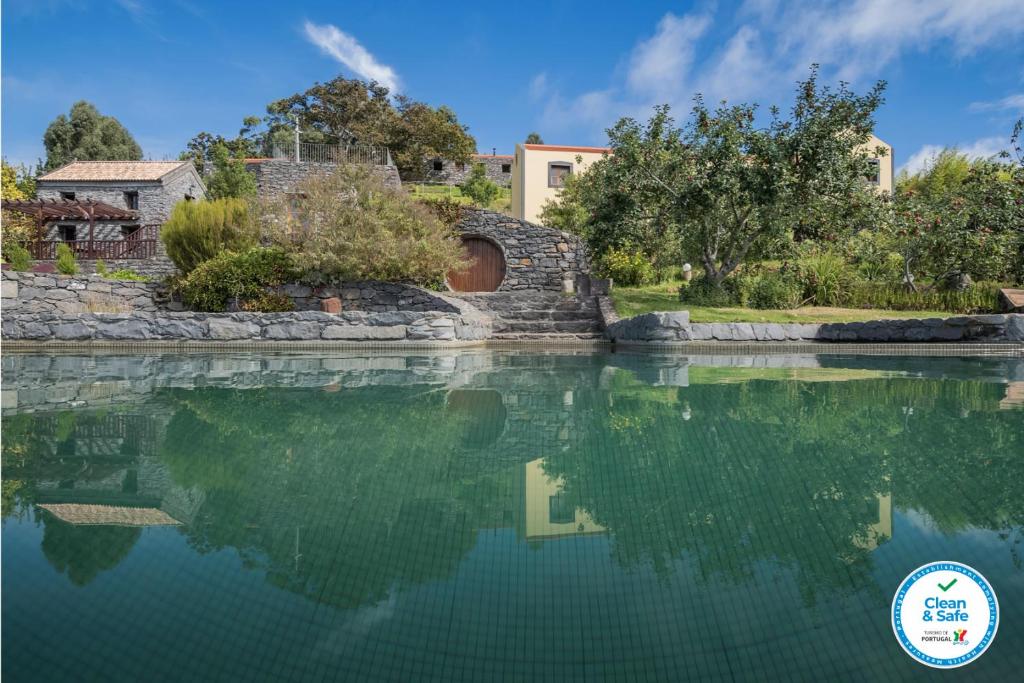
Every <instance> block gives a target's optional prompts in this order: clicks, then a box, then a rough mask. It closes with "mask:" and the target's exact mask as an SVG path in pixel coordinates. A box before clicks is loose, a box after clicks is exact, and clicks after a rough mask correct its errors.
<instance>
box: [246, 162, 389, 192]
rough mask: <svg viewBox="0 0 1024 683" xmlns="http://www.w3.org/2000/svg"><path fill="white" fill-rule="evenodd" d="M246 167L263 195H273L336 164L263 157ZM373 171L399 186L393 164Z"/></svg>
mask: <svg viewBox="0 0 1024 683" xmlns="http://www.w3.org/2000/svg"><path fill="white" fill-rule="evenodd" d="M247 168H248V169H249V170H250V171H252V172H253V173H254V174H255V175H256V185H257V187H258V188H259V193H260V195H261V196H264V197H273V196H275V195H278V194H281V193H282V192H292V191H294V190H295V186H296V185H298V184H299V183H300V182H302V181H303V180H305V179H306V178H307V177H308V176H310V175H330V174H331V173H334V171H335V170H336V169H337V164H328V163H320V162H315V161H300V162H296V161H293V160H289V159H264V160H262V161H260V162H259V163H252V164H249V165H248V166H247ZM371 168H372V169H373V172H374V173H379V174H380V175H381V177H382V178H383V179H384V184H385V185H387V186H388V187H394V188H400V187H401V186H402V180H401V179H400V178H399V177H398V169H397V168H396V167H394V166H372V167H371Z"/></svg>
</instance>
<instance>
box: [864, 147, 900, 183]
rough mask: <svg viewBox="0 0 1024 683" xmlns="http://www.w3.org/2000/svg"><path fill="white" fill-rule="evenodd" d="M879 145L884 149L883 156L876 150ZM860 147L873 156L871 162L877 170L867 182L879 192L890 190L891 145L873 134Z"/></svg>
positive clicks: (891, 168) (891, 176)
mask: <svg viewBox="0 0 1024 683" xmlns="http://www.w3.org/2000/svg"><path fill="white" fill-rule="evenodd" d="M879 147H881V148H882V149H884V150H885V155H884V156H878V155H877V153H876V150H877V149H878V148H879ZM861 149H863V150H864V151H866V152H867V153H868V154H870V155H871V156H872V157H873V162H874V164H875V166H876V167H877V171H876V173H875V175H874V177H869V178H868V182H869V183H871V184H873V185H874V186H875V188H876V189H877V190H878V191H879V192H890V193H891V192H892V181H893V176H894V174H893V160H892V145H890V144H889V143H888V142H886V141H885V140H882V139H880V138H878V137H875V136H874V135H872V136H871V139H869V140H868V141H867V142H866V143H864V144H863V145H862V146H861Z"/></svg>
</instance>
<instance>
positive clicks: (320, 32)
mask: <svg viewBox="0 0 1024 683" xmlns="http://www.w3.org/2000/svg"><path fill="white" fill-rule="evenodd" d="M304 29H305V31H306V38H308V39H309V41H310V42H311V43H313V44H314V45H316V46H317V47H319V48H320V49H321V50H323V51H324V53H325V54H328V55H330V56H331V57H333V58H334V59H336V60H338V61H339V62H341V63H342V64H344V65H345V66H347V67H348V68H349V69H350V70H351V71H352V72H353V73H354V74H355V75H357V76H359V77H361V78H365V79H368V80H372V81H377V82H378V83H380V84H381V85H383V86H385V87H386V88H387V89H388V90H390V91H391V92H392V93H395V92H398V91H399V89H400V87H401V82H400V80H399V78H398V74H397V73H395V70H394V69H392V68H391V67H390V66H388V65H386V64H381V63H380V62H379V61H377V58H376V57H374V56H373V55H372V54H370V52H369V50H367V49H366V48H365V47H363V46H362V44H361V43H360V42H359V41H358V40H356V39H355V38H353V37H352V36H350V35H349V34H347V33H345V32H344V31H342V30H341V29H339V28H338V27H337V26H334V25H332V24H323V25H320V24H314V23H313V22H311V21H307V22H306V23H305V26H304Z"/></svg>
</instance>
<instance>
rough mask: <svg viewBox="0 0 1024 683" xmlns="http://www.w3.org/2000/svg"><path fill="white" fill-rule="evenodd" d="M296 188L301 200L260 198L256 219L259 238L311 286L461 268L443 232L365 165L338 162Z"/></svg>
mask: <svg viewBox="0 0 1024 683" xmlns="http://www.w3.org/2000/svg"><path fill="white" fill-rule="evenodd" d="M296 189H297V191H298V192H299V193H301V199H298V200H296V201H294V202H292V203H290V202H289V201H288V199H287V198H284V197H271V198H265V199H263V200H262V201H261V202H260V203H259V204H257V209H256V217H257V221H258V225H259V227H260V230H261V231H262V233H263V235H264V236H265V238H266V239H268V240H269V241H270V243H271V244H274V245H275V246H278V247H280V248H281V249H283V250H284V251H285V252H287V253H289V254H291V255H292V256H293V258H294V260H295V263H300V264H302V266H303V268H305V269H306V270H307V276H306V277H307V279H309V280H311V281H314V282H315V281H330V280H337V279H341V280H383V281H386V282H415V283H429V282H437V281H439V280H443V279H444V277H445V275H446V274H447V273H448V272H449V271H451V270H453V269H461V268H465V267H466V266H467V265H468V260H467V258H466V255H465V250H464V249H463V247H462V242H461V241H460V240H459V239H458V237H457V236H456V234H455V233H454V231H453V230H452V229H451V228H450V227H446V226H445V225H443V224H442V223H441V221H440V220H438V219H437V217H436V216H435V214H434V213H433V212H432V211H431V210H430V209H429V208H428V207H426V206H424V205H423V204H422V203H420V202H417V201H415V200H414V199H412V198H411V197H410V196H409V195H408V194H406V193H405V192H403V191H401V190H396V189H394V188H390V187H387V186H385V185H384V183H383V181H382V179H381V178H380V177H379V176H378V175H376V174H374V173H373V172H372V171H371V170H370V169H368V168H366V167H362V166H355V165H340V166H338V168H337V170H336V171H335V172H334V173H333V174H331V175H322V176H320V175H318V176H309V177H307V178H306V179H305V180H303V181H302V182H301V183H299V185H298V187H297V188H296Z"/></svg>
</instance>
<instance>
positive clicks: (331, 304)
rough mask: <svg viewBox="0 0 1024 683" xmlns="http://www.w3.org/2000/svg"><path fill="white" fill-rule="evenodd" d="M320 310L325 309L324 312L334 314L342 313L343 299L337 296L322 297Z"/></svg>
mask: <svg viewBox="0 0 1024 683" xmlns="http://www.w3.org/2000/svg"><path fill="white" fill-rule="evenodd" d="M320 310H321V311H323V312H324V313H331V314H333V315H337V314H339V313H341V299H339V298H337V297H330V298H329V299H321V300H320Z"/></svg>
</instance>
